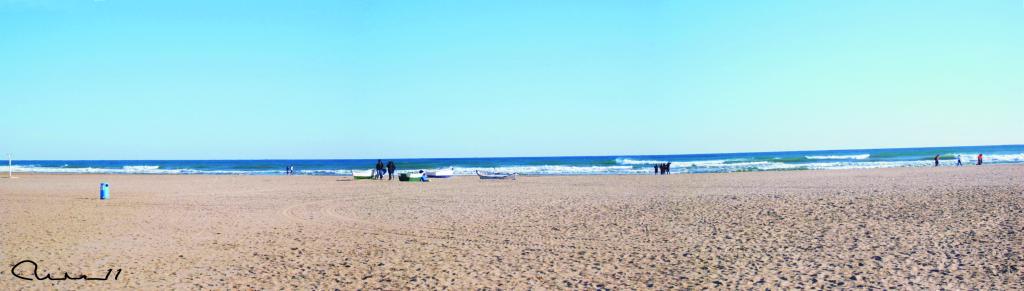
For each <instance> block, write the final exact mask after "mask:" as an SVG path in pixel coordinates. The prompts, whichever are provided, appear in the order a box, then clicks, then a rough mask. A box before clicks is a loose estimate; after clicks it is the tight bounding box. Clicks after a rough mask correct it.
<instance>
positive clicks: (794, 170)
mask: <svg viewBox="0 0 1024 291" xmlns="http://www.w3.org/2000/svg"><path fill="white" fill-rule="evenodd" d="M974 167H1024V162H1021V163H987V164H984V165H975V164H964V165H963V166H955V165H941V166H938V167H935V166H932V165H930V164H928V165H920V166H900V167H879V168H845V169H775V170H756V171H733V172H673V173H670V174H665V175H656V174H654V173H653V171H651V172H649V173H636V174H623V173H565V174H519V176H520V177H631V176H675V175H708V174H737V173H773V172H835V171H874V170H892V169H928V168H954V169H968V168H974ZM356 170H365V169H356ZM426 170H427V169H424V171H426ZM431 170H432V169H431ZM335 171H351V170H335ZM415 171H418V170H399V171H398V172H397V173H395V175H396V177H397V175H398V174H400V173H415ZM12 173H13V174H14V175H15V176H17V175H69V176H73V175H114V176H136V175H137V176H252V177H278V176H280V177H339V178H344V177H349V178H351V177H352V175H329V174H324V175H313V174H293V175H286V174H259V173H253V174H240V173H223V174H219V173H105V172H95V173H89V172H81V173H80V172H18V171H13V172H12ZM6 177H7V176H6V175H4V176H2V177H0V178H6ZM453 177H476V175H475V174H456V175H454V176H453ZM396 179H397V178H396ZM434 179H439V180H445V179H448V178H431V180H434ZM368 181H374V180H372V179H371V180H368Z"/></svg>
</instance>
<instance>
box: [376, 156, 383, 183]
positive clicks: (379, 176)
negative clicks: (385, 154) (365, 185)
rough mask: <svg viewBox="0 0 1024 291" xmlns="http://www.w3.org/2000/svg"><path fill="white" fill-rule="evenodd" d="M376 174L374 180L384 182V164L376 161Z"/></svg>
mask: <svg viewBox="0 0 1024 291" xmlns="http://www.w3.org/2000/svg"><path fill="white" fill-rule="evenodd" d="M376 169H377V172H374V174H375V176H374V178H375V179H377V180H384V162H382V161H381V160H377V168H376Z"/></svg>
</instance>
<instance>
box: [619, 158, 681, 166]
mask: <svg viewBox="0 0 1024 291" xmlns="http://www.w3.org/2000/svg"><path fill="white" fill-rule="evenodd" d="M615 163H618V164H622V165H654V164H664V163H668V161H657V160H634V159H629V158H617V159H615Z"/></svg>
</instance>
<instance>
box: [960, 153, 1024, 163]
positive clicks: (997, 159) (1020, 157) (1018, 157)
mask: <svg viewBox="0 0 1024 291" xmlns="http://www.w3.org/2000/svg"><path fill="white" fill-rule="evenodd" d="M949 155H951V156H953V157H954V158H955V157H956V156H957V155H960V159H961V160H963V161H972V162H977V161H978V153H970V154H969V153H953V154H949ZM981 158H982V159H985V162H986V163H1021V162H1024V153H1019V154H993V155H984V156H982V157H981Z"/></svg>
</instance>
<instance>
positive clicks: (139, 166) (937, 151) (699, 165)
mask: <svg viewBox="0 0 1024 291" xmlns="http://www.w3.org/2000/svg"><path fill="white" fill-rule="evenodd" d="M979 153H982V154H984V160H985V163H986V164H1007V163H1024V145H1000V146H966V147H934V148H901V149H859V150H826V151H789V152H754V153H722V154H691V155H615V156H586V157H501V158H428V159H386V158H385V159H384V161H385V162H387V161H389V160H392V161H395V163H397V164H398V169H399V171H400V172H402V171H418V170H435V169H449V168H451V169H454V170H455V173H456V174H457V175H472V174H473V173H474V172H475V171H477V170H481V171H497V172H517V173H520V174H524V175H605V174H653V172H654V168H653V165H654V164H658V163H666V162H671V163H672V173H721V172H748V171H785V170H829V169H869V168H894V167H923V166H931V165H932V164H933V162H934V161H933V158H934V157H935V155H941V159H942V165H944V166H952V165H953V164H955V163H956V156H957V155H960V156H961V158H962V160H963V163H964V164H965V165H973V164H975V163H976V158H977V156H978V154H979ZM376 162H377V160H376V159H372V160H371V159H349V160H126V161H115V160H103V161H83V160H66V161H62V160H45V161H31V160H24V161H15V164H14V167H13V170H14V171H18V172H37V173H112V174H210V175H217V174H229V175H230V174H236V175H283V174H284V173H285V171H284V169H285V167H286V166H288V165H293V166H294V167H295V170H296V172H297V173H298V174H299V175H350V174H351V170H357V169H370V168H373V166H374V164H375V163H376ZM0 170H2V171H7V166H6V165H4V166H0Z"/></svg>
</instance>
